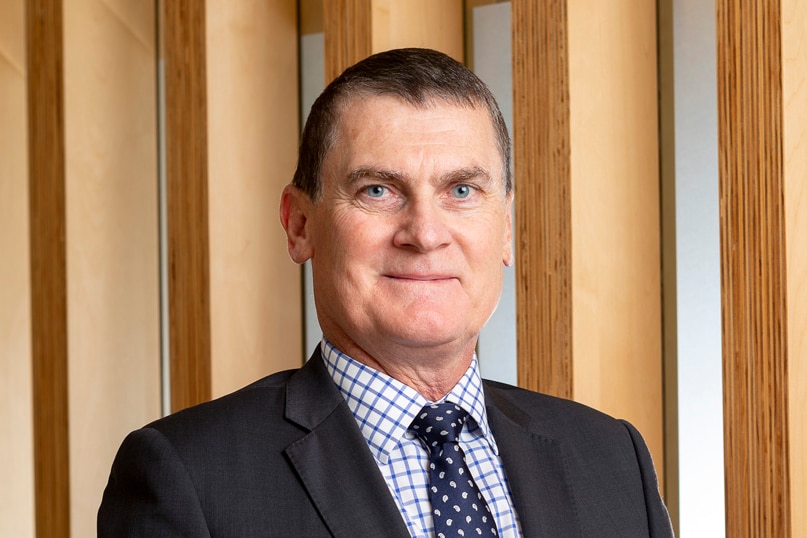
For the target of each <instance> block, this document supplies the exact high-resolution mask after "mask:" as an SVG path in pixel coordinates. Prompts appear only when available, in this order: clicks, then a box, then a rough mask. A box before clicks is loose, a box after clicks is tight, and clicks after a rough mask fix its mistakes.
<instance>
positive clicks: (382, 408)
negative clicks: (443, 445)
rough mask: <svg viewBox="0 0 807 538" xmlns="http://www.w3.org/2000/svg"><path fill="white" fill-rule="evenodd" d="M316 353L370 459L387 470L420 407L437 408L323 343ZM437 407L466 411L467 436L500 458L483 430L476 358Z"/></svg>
mask: <svg viewBox="0 0 807 538" xmlns="http://www.w3.org/2000/svg"><path fill="white" fill-rule="evenodd" d="M320 350H321V351H322V357H323V360H324V362H325V367H326V368H327V370H328V373H329V374H330V375H331V378H332V379H333V380H334V382H335V383H336V385H337V387H339V391H340V392H341V393H342V396H343V397H344V398H345V402H346V403H347V405H348V408H349V409H350V411H351V412H352V413H353V417H354V418H355V419H356V422H357V423H358V425H359V429H360V430H361V432H362V435H363V436H364V438H365V439H366V440H367V444H368V445H369V447H370V450H371V452H372V453H373V456H374V457H375V458H376V460H377V461H378V462H379V463H381V464H386V463H387V462H388V461H389V456H390V453H391V452H392V450H394V449H395V447H396V446H398V444H399V443H400V442H401V441H402V440H403V439H404V437H405V436H406V434H407V432H406V430H407V428H408V427H409V424H411V423H412V420H414V418H415V416H416V415H417V413H418V412H420V410H421V409H422V408H423V406H425V405H427V404H429V403H437V402H429V401H428V400H426V398H424V397H423V396H422V395H421V394H420V393H419V392H417V391H416V390H415V389H413V388H412V387H410V386H408V385H406V384H404V383H402V382H400V381H398V380H397V379H393V378H392V377H390V376H388V375H386V374H384V373H382V372H379V371H378V370H375V369H373V368H371V367H369V366H367V365H365V364H362V363H360V362H358V361H356V360H355V359H352V358H351V357H349V356H347V355H345V354H344V353H342V352H341V351H339V350H338V349H336V348H335V347H333V345H332V344H331V343H330V342H328V340H327V339H325V338H323V339H322V342H321V343H320ZM440 401H451V402H454V403H456V404H458V405H459V406H460V407H462V408H463V409H464V410H465V411H467V412H468V414H469V415H470V417H471V419H472V420H471V421H469V423H468V432H469V433H470V434H471V435H475V436H478V437H482V438H484V439H485V441H486V442H487V443H488V444H489V445H490V447H491V449H492V450H493V451H494V453H496V454H498V453H499V450H498V447H497V446H496V441H495V440H494V439H493V435H492V434H491V431H490V427H489V425H488V417H487V409H486V408H485V396H484V392H483V389H482V377H481V375H480V373H479V363H478V361H477V359H476V354H474V357H473V359H472V360H471V364H470V366H469V367H468V370H466V372H465V374H464V375H463V376H462V378H461V379H460V380H459V381H458V382H457V384H456V385H454V387H453V388H452V389H451V390H450V391H449V392H448V394H446V396H445V397H444V398H443V399H442V400H440Z"/></svg>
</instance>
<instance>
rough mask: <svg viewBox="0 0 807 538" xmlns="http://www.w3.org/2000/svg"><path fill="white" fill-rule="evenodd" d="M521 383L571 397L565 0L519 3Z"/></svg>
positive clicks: (516, 146)
mask: <svg viewBox="0 0 807 538" xmlns="http://www.w3.org/2000/svg"><path fill="white" fill-rule="evenodd" d="M512 10H513V15H512V17H513V18H512V21H513V23H512V24H513V116H514V123H513V163H514V165H513V166H514V183H515V193H516V198H515V213H516V249H517V252H518V254H517V256H516V281H517V289H516V305H517V306H516V308H517V313H516V315H517V323H518V327H517V339H518V343H517V350H518V383H519V385H520V386H522V387H526V388H529V389H532V390H537V391H540V392H544V393H547V394H553V395H556V396H561V397H564V398H571V397H572V394H573V388H574V387H573V380H572V290H571V285H572V231H571V192H570V186H571V168H570V142H569V137H570V117H569V114H570V108H569V63H568V62H569V60H568V36H567V33H566V32H567V25H568V21H567V13H566V2H565V0H551V1H547V2H532V1H530V0H513V3H512Z"/></svg>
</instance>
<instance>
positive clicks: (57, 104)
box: [26, 0, 70, 538]
mask: <svg viewBox="0 0 807 538" xmlns="http://www.w3.org/2000/svg"><path fill="white" fill-rule="evenodd" d="M26 35H27V37H26V41H27V64H28V65H27V72H28V152H29V173H30V178H29V204H30V236H31V336H32V346H31V349H32V355H33V356H32V365H33V366H32V367H33V372H32V373H33V394H34V405H33V413H34V494H35V509H36V534H37V536H41V537H43V538H44V537H47V538H60V537H68V536H70V469H69V463H70V460H69V439H68V414H67V402H68V400H67V265H66V246H65V140H64V77H63V68H64V50H63V47H62V3H61V1H59V0H29V1H28V2H27V4H26Z"/></svg>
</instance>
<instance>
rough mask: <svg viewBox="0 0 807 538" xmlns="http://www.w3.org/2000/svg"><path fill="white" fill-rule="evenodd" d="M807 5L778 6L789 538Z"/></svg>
mask: <svg viewBox="0 0 807 538" xmlns="http://www.w3.org/2000/svg"><path fill="white" fill-rule="evenodd" d="M805 35H807V4H806V3H805V2H802V1H799V0H783V1H782V94H783V106H784V113H783V125H782V129H783V134H784V141H783V151H784V160H783V162H784V174H785V229H786V234H787V262H786V263H787V327H788V334H787V348H788V359H789V360H788V380H787V381H788V389H787V390H788V428H789V432H788V433H789V440H790V446H789V451H790V514H791V527H790V535H791V536H794V537H795V536H807V510H805V509H804V507H806V506H807V418H805V410H807V241H805V238H807V42H805V37H804V36H805Z"/></svg>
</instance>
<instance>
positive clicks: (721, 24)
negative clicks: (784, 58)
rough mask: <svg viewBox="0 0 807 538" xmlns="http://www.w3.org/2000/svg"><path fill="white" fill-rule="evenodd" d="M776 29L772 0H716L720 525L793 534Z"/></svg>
mask: <svg viewBox="0 0 807 538" xmlns="http://www.w3.org/2000/svg"><path fill="white" fill-rule="evenodd" d="M780 30H781V13H780V3H779V1H777V0H772V1H771V2H765V3H759V2H754V1H749V0H743V1H739V2H737V1H734V0H720V1H718V3H717V55H718V58H717V60H718V62H717V67H718V135H719V167H720V212H721V214H720V238H721V281H722V282H721V288H722V302H723V316H722V317H723V320H722V321H723V377H724V421H725V434H724V437H725V468H726V535H727V536H765V537H768V536H770V537H788V536H795V535H792V534H791V528H790V518H791V512H790V503H789V498H790V483H789V460H788V459H789V454H788V442H789V430H788V428H789V423H788V422H789V421H788V382H787V381H788V331H787V328H788V325H787V301H786V291H787V279H786V277H787V269H786V242H787V237H786V229H785V212H784V174H783V138H782V111H783V108H782V107H783V103H782V73H781V68H782V66H781V54H782V53H781V49H780V47H781V40H780V39H781V34H780ZM802 180H803V178H802ZM798 240H799V241H801V240H803V239H802V238H800V239H798ZM802 508H803V507H802Z"/></svg>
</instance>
